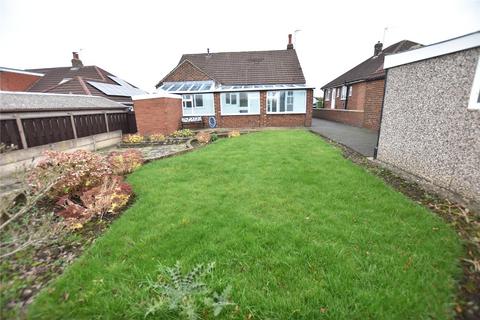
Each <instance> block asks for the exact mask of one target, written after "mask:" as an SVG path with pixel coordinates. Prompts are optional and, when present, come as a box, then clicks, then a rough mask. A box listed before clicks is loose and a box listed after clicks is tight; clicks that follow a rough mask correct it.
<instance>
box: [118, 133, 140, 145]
mask: <svg viewBox="0 0 480 320" xmlns="http://www.w3.org/2000/svg"><path fill="white" fill-rule="evenodd" d="M144 140H145V138H144V137H143V136H142V135H139V134H127V135H125V136H123V139H122V141H123V143H141V142H143V141H144Z"/></svg>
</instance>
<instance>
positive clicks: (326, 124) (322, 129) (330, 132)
mask: <svg viewBox="0 0 480 320" xmlns="http://www.w3.org/2000/svg"><path fill="white" fill-rule="evenodd" d="M312 130H313V131H315V132H318V133H319V134H321V135H322V136H324V137H327V138H329V139H331V140H333V141H336V142H338V143H341V144H343V145H345V146H347V147H349V148H351V149H353V150H355V151H357V152H359V153H361V154H362V155H364V156H365V157H373V150H374V148H375V146H376V144H377V137H378V133H377V132H375V131H371V130H368V129H364V128H357V127H352V126H349V125H346V124H343V123H338V122H333V121H327V120H322V119H316V118H313V119H312Z"/></svg>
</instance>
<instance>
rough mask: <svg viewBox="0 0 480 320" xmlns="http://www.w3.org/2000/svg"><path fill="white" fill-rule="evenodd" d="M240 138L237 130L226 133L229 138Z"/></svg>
mask: <svg viewBox="0 0 480 320" xmlns="http://www.w3.org/2000/svg"><path fill="white" fill-rule="evenodd" d="M239 136H240V131H238V130H233V131H230V132H229V133H228V137H229V138H234V137H239Z"/></svg>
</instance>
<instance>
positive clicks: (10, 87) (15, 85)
mask: <svg viewBox="0 0 480 320" xmlns="http://www.w3.org/2000/svg"><path fill="white" fill-rule="evenodd" d="M40 78H41V76H34V75H31V74H22V73H16V72H8V71H0V90H1V91H27V89H28V88H30V86H31V85H33V84H34V83H35V82H36V81H37V80H38V79H40Z"/></svg>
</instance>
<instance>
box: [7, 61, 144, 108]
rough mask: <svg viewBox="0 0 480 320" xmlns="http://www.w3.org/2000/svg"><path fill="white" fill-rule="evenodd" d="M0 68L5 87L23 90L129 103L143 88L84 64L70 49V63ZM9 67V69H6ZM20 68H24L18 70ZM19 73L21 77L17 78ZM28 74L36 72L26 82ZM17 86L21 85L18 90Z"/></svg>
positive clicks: (12, 89) (8, 89) (130, 104)
mask: <svg viewBox="0 0 480 320" xmlns="http://www.w3.org/2000/svg"><path fill="white" fill-rule="evenodd" d="M3 69H6V68H2V69H0V70H1V71H2V72H1V73H0V76H1V77H2V78H0V82H1V83H3V82H4V81H5V80H4V77H5V76H7V78H6V79H7V82H8V86H7V87H6V89H3V84H2V86H1V87H2V90H7V91H26V92H43V93H61V94H80V95H92V96H100V97H104V98H108V99H110V100H113V101H116V102H120V103H122V104H124V105H127V106H132V105H133V102H132V98H131V97H132V96H134V95H139V94H145V93H146V92H145V91H143V90H141V89H139V88H137V87H135V86H133V85H131V84H130V83H128V82H127V81H125V80H123V79H120V78H119V77H117V76H115V75H113V74H111V73H110V72H108V71H105V70H103V69H102V68H100V67H97V66H84V65H83V63H82V61H81V60H80V58H79V55H78V53H77V52H73V59H72V65H71V66H69V67H57V68H41V69H29V70H17V73H16V76H13V75H12V74H13V73H12V72H10V73H7V72H5V71H3ZM9 70H12V69H9ZM20 72H23V74H21V73H20ZM20 75H22V80H19V79H20V78H19V77H20ZM27 75H30V76H32V75H38V76H37V79H36V81H32V82H31V83H26V80H23V79H25V78H26V76H27ZM24 83H25V85H24ZM17 88H23V89H20V90H17Z"/></svg>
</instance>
